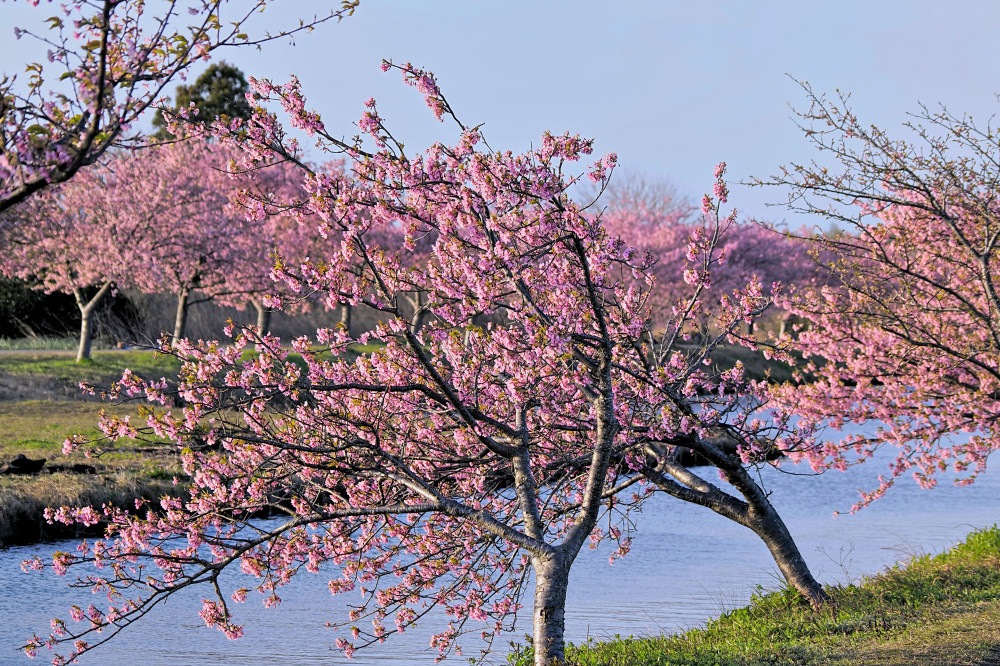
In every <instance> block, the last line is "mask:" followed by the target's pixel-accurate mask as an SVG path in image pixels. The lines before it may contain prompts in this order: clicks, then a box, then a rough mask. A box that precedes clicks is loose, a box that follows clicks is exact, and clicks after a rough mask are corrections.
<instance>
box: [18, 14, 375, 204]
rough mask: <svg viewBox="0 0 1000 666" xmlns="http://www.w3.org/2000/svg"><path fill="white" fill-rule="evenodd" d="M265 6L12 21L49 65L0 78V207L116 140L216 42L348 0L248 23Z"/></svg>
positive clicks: (67, 173) (239, 39)
mask: <svg viewBox="0 0 1000 666" xmlns="http://www.w3.org/2000/svg"><path fill="white" fill-rule="evenodd" d="M32 4H34V5H37V4H38V2H37V0H36V1H35V2H33V3H32ZM274 4H276V3H275V2H274V0H271V1H270V2H268V1H267V0H254V1H252V2H249V3H242V4H239V3H230V2H226V1H225V0H196V1H194V2H184V3H181V2H176V1H173V0H171V1H170V2H160V3H155V5H153V4H151V3H145V2H136V1H134V0H103V1H96V0H73V1H71V2H65V3H63V4H62V5H61V6H60V9H59V11H57V12H56V14H55V15H54V16H52V17H50V18H48V19H47V20H46V21H45V22H46V23H47V24H48V30H47V31H45V32H34V31H31V30H26V29H23V28H15V29H14V34H15V36H16V37H17V38H18V39H26V38H30V39H35V40H37V41H39V42H40V43H41V44H43V45H44V46H45V47H46V48H47V49H48V59H49V63H48V64H40V63H30V64H28V65H27V66H26V67H25V75H24V78H23V79H22V80H21V81H18V80H17V77H15V76H9V75H4V76H3V78H2V79H0V211H3V210H6V209H7V208H9V207H10V206H13V205H14V204H17V203H19V202H21V201H24V200H25V199H26V198H28V197H29V196H31V195H32V194H33V193H34V192H37V191H39V190H41V189H43V188H45V187H47V186H48V185H50V184H52V183H59V182H63V181H65V180H67V179H69V178H71V177H72V176H73V174H74V173H76V172H77V171H78V170H79V169H81V168H82V167H84V166H86V165H89V164H93V163H94V162H95V161H97V160H98V159H99V158H100V156H101V155H102V154H103V153H104V152H105V151H106V150H107V149H108V148H110V147H111V146H114V145H120V144H121V143H122V141H123V137H124V136H125V135H126V133H127V132H128V130H129V127H130V126H131V125H132V124H133V123H134V122H135V121H136V120H137V119H138V118H139V117H140V116H141V115H142V114H143V113H144V112H145V111H146V110H147V109H148V108H150V107H151V106H152V105H154V104H155V103H156V101H157V100H158V99H159V98H160V97H162V96H163V94H164V91H165V88H166V85H167V84H168V82H169V81H171V80H172V79H174V77H177V76H182V75H183V73H184V72H185V71H186V70H188V69H189V68H190V67H191V66H192V65H193V64H194V63H196V62H198V61H199V60H202V59H207V58H208V57H209V56H210V55H211V54H212V53H213V52H214V51H216V50H217V49H220V48H222V47H226V46H238V45H247V46H259V45H261V44H263V43H265V42H269V41H271V40H274V39H278V38H282V37H289V38H292V37H294V36H295V35H296V34H298V33H300V32H305V31H308V30H311V29H312V28H314V27H315V26H316V25H318V24H320V23H323V22H325V21H329V20H340V19H341V18H343V17H344V16H346V15H349V14H350V13H352V12H353V10H354V8H355V7H356V6H357V5H358V2H357V1H354V2H348V1H344V2H341V3H339V8H337V9H334V10H331V11H330V12H329V13H327V14H325V15H322V16H313V17H312V18H309V19H307V20H303V21H299V20H295V21H290V22H289V24H288V25H287V27H282V22H281V21H280V20H278V19H277V14H276V13H275V12H274V11H271V12H269V15H271V16H272V17H273V18H274V20H271V21H269V22H268V24H267V29H266V30H258V29H257V28H256V25H255V22H254V19H255V18H256V15H257V14H258V13H259V12H261V11H262V10H264V9H266V8H267V7H269V6H270V5H274ZM282 4H289V3H282ZM291 14H292V15H295V14H296V12H291ZM181 26H183V27H181ZM53 84H54V87H53V88H52V89H50V88H49V86H53Z"/></svg>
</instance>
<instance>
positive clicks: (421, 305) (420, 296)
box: [409, 291, 428, 335]
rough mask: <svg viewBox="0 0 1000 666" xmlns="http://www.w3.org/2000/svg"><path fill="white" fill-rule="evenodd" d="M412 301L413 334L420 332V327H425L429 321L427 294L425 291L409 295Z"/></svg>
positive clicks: (411, 320) (411, 323)
mask: <svg viewBox="0 0 1000 666" xmlns="http://www.w3.org/2000/svg"><path fill="white" fill-rule="evenodd" d="M409 301H410V303H411V304H412V305H413V317H412V318H411V319H410V332H411V333H413V335H417V334H418V333H420V329H422V328H423V327H424V324H425V323H427V314H428V312H427V308H426V307H425V306H426V305H427V294H426V293H425V292H423V291H417V292H414V293H413V295H412V296H410V297H409Z"/></svg>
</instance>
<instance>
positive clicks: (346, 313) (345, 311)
mask: <svg viewBox="0 0 1000 666" xmlns="http://www.w3.org/2000/svg"><path fill="white" fill-rule="evenodd" d="M353 311H354V310H353V308H352V307H351V304H350V303H338V304H337V320H338V321H339V322H340V323H341V324H343V325H344V330H345V331H347V334H348V335H350V334H351V314H352V313H353Z"/></svg>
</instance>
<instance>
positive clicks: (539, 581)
mask: <svg viewBox="0 0 1000 666" xmlns="http://www.w3.org/2000/svg"><path fill="white" fill-rule="evenodd" d="M571 563H572V558H568V557H565V556H564V555H563V553H562V550H561V549H557V551H556V554H555V555H553V556H552V557H540V556H534V557H532V558H531V566H532V569H534V571H535V610H534V616H533V617H534V636H533V642H534V649H535V666H551V665H553V664H562V663H563V662H564V661H565V660H566V641H565V633H566V589H567V588H568V587H569V570H570V564H571Z"/></svg>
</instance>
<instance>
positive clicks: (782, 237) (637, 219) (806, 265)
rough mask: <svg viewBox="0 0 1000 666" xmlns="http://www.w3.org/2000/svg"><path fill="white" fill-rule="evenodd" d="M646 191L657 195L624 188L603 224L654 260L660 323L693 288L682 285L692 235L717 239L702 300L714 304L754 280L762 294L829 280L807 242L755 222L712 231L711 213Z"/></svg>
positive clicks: (655, 304) (653, 296) (641, 188)
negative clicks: (778, 287)
mask: <svg viewBox="0 0 1000 666" xmlns="http://www.w3.org/2000/svg"><path fill="white" fill-rule="evenodd" d="M612 192H614V190H612ZM650 192H654V193H655V192H657V190H656V189H652V188H651V187H650V186H648V185H645V184H643V183H641V182H640V184H639V185H637V186H634V187H633V188H631V189H624V190H623V191H622V192H621V193H618V194H617V196H616V197H614V198H613V200H612V204H611V205H610V206H608V207H607V208H606V210H605V211H604V215H603V220H604V224H605V226H606V228H607V229H608V230H609V232H610V233H613V234H616V235H619V236H621V238H622V239H623V240H624V241H625V242H626V243H627V244H628V245H629V246H631V247H633V248H636V249H637V250H639V251H641V252H646V253H649V255H650V256H651V257H652V258H654V259H655V263H654V264H653V265H652V267H651V268H650V271H651V272H652V273H653V274H654V275H655V276H656V285H657V287H656V289H655V290H654V291H653V292H652V293H651V294H650V302H651V304H652V306H653V308H654V311H655V312H656V313H658V314H660V315H661V318H662V315H665V314H666V313H669V312H670V311H671V310H672V309H673V308H676V307H677V306H678V304H679V303H683V302H684V301H686V300H687V299H688V298H689V297H690V295H691V293H692V291H693V289H694V287H693V286H692V285H691V284H690V283H689V282H688V281H685V279H684V271H685V270H688V269H689V265H688V264H689V262H688V261H687V260H686V257H685V254H686V253H687V246H688V239H689V237H690V236H691V234H692V233H695V232H696V230H700V231H697V233H700V234H717V235H718V239H717V244H718V249H719V254H718V262H717V263H716V264H715V265H713V267H712V271H711V283H710V284H708V285H706V286H705V288H704V289H703V291H702V297H704V298H707V299H709V300H710V301H711V302H712V303H713V304H717V303H719V302H720V301H721V299H722V298H723V297H726V296H727V295H730V294H732V293H733V292H734V291H736V290H738V289H741V288H743V287H744V286H746V285H747V284H748V283H750V282H751V281H752V280H753V279H755V278H756V279H757V280H759V281H760V283H761V284H762V285H763V286H764V290H765V293H770V291H771V288H772V285H774V284H780V285H782V286H784V287H789V286H800V285H801V286H807V285H818V284H825V281H826V278H827V275H826V273H825V271H821V270H819V265H818V264H817V261H816V260H815V259H813V258H812V257H811V256H810V245H809V243H808V242H806V241H804V240H803V239H801V238H796V237H792V236H790V235H787V234H784V233H781V232H779V231H776V230H775V229H773V228H771V227H770V226H769V225H766V224H763V223H760V222H756V221H754V220H749V221H743V220H739V219H737V220H734V221H732V223H730V224H729V226H727V227H724V228H718V229H716V228H715V218H714V216H713V211H712V210H711V208H704V209H703V210H702V211H701V212H697V211H694V210H692V209H691V208H690V207H688V206H687V205H686V204H684V203H683V202H682V201H681V202H678V203H674V199H673V198H671V197H672V196H673V195H672V194H671V193H670V192H669V190H668V191H667V192H666V196H667V198H666V199H660V197H658V196H654V197H653V198H651V197H650V196H649V193H650ZM710 311H711V310H706V312H710Z"/></svg>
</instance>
